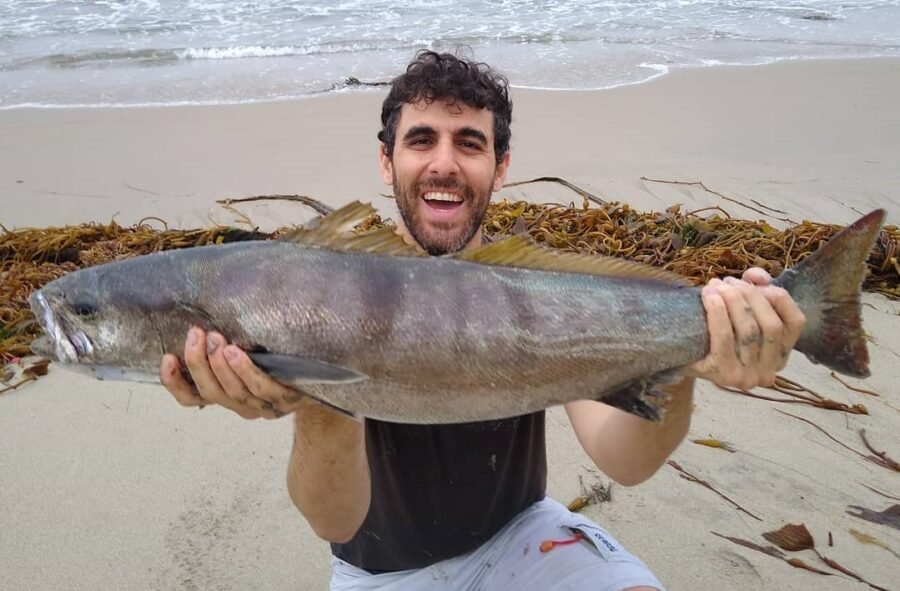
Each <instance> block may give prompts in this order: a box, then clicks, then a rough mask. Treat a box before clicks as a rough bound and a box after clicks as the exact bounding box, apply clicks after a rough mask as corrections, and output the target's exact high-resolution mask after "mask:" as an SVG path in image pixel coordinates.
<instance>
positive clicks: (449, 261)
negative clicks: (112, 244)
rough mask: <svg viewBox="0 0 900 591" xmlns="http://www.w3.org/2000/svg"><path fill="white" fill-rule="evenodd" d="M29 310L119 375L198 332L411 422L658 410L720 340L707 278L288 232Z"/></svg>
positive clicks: (325, 393)
mask: <svg viewBox="0 0 900 591" xmlns="http://www.w3.org/2000/svg"><path fill="white" fill-rule="evenodd" d="M869 247H871V245H870V246H869ZM857 266H858V264H857ZM800 283H801V284H802V285H805V282H802V281H801V282H800ZM855 289H856V291H857V292H858V289H859V285H858V284H857V285H856V286H855ZM811 297H814V296H811ZM31 303H32V307H33V308H34V311H35V314H36V315H37V316H38V318H39V319H40V320H41V322H42V324H43V326H44V328H45V331H46V332H47V334H48V339H49V340H44V341H41V342H39V343H36V344H35V346H34V347H35V349H37V350H38V352H41V353H44V354H50V355H51V356H52V357H55V358H56V359H57V360H58V361H62V362H65V363H76V364H82V365H86V366H87V367H96V368H103V375H104V376H105V377H110V376H111V375H114V374H115V371H116V369H117V368H119V369H120V370H121V372H122V377H123V378H132V377H133V376H134V374H135V373H136V372H137V373H141V372H143V373H145V374H147V375H151V376H153V375H156V373H157V371H158V367H159V363H160V360H161V358H162V355H163V354H164V353H174V354H176V355H179V356H180V355H181V353H182V351H183V347H184V338H185V335H186V333H187V331H188V329H189V328H190V327H191V326H200V327H202V328H204V329H206V330H216V331H219V332H221V333H222V334H223V335H225V337H226V338H227V339H228V340H229V341H231V342H233V343H235V344H236V345H238V346H240V347H241V348H243V349H244V350H246V351H248V352H250V353H251V355H252V356H253V358H254V360H255V361H258V363H259V364H260V365H261V366H262V367H263V368H264V369H266V370H267V371H269V372H270V373H271V374H272V375H273V376H274V377H276V378H277V379H279V380H281V381H283V382H284V383H287V384H289V385H292V386H294V387H296V388H298V389H299V390H301V391H303V392H305V393H307V394H309V395H312V396H314V397H316V398H318V399H320V400H322V401H324V402H326V403H328V404H330V405H333V406H335V407H337V408H340V409H342V410H345V411H347V412H350V413H353V414H357V415H363V416H367V417H372V418H376V419H381V420H389V421H397V422H409V423H451V422H464V421H478V420H489V419H497V418H502V417H509V416H515V415H521V414H524V413H528V412H532V411H536V410H540V409H544V408H547V407H550V406H554V405H558V404H562V403H565V402H568V401H572V400H578V399H596V400H606V401H608V402H610V403H613V404H614V405H615V406H620V407H623V408H626V410H629V411H630V412H635V414H639V415H641V416H646V417H648V418H655V407H656V402H658V401H656V400H655V398H654V397H655V396H657V395H658V392H656V391H655V390H654V389H653V388H652V385H653V383H656V382H659V381H660V380H663V379H665V377H666V376H668V375H671V374H672V373H673V372H677V370H679V369H680V368H683V367H684V366H686V365H689V364H690V363H692V362H694V361H697V360H699V359H701V358H703V357H704V356H705V355H706V353H707V351H708V346H709V345H708V336H707V327H706V320H705V314H704V311H703V307H702V304H701V300H700V290H699V289H698V288H691V287H680V286H675V285H672V284H669V283H666V282H663V281H658V280H653V279H642V278H628V277H605V276H598V275H594V274H584V273H577V272H561V271H552V270H544V269H534V268H526V267H516V266H505V265H491V264H483V263H480V262H472V261H469V260H465V259H461V258H443V257H441V258H431V257H425V258H416V257H404V256H388V255H382V254H373V253H366V252H344V251H340V250H337V249H332V248H328V247H319V246H315V245H312V246H311V245H302V244H295V243H291V242H278V241H275V242H245V243H236V244H229V245H220V246H211V247H200V248H193V249H187V250H180V251H169V252H164V253H158V254H154V255H148V256H143V257H138V258H134V259H129V260H124V261H119V262H115V263H110V264H106V265H101V266H97V267H93V268H88V269H84V270H81V271H78V272H75V273H71V274H69V275H66V276H64V277H61V278H60V279H58V280H56V281H54V282H52V283H50V284H48V285H47V286H45V287H44V288H43V289H42V290H40V291H39V292H36V293H35V294H34V295H33V296H32V300H31ZM801 308H802V306H801ZM824 362H825V363H828V360H827V359H826V360H824Z"/></svg>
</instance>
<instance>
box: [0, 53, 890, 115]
mask: <svg viewBox="0 0 900 591" xmlns="http://www.w3.org/2000/svg"><path fill="white" fill-rule="evenodd" d="M880 60H900V55H888V54H881V55H865V56H815V57H805V56H797V55H794V56H783V57H773V58H765V59H763V60H762V61H760V62H754V63H726V62H721V61H719V60H709V61H712V62H715V63H704V64H656V63H641V64H638V66H637V67H640V68H647V69H649V70H655V72H654V73H652V74H649V75H648V76H647V77H646V78H644V79H642V80H636V81H632V82H612V83H610V84H607V85H601V86H592V87H588V88H554V87H552V86H541V85H531V84H512V83H511V84H510V90H511V91H514V92H515V91H537V92H562V93H568V92H572V93H594V92H603V91H607V90H616V89H618V88H627V87H631V86H640V85H642V84H647V83H649V82H653V81H654V80H657V79H660V78H664V77H666V76H670V75H673V74H677V73H679V72H685V71H692V70H704V69H707V68H713V69H715V68H764V67H767V66H772V65H777V64H783V63H803V62H846V61H863V62H865V61H880ZM501 73H502V72H501ZM352 79H355V77H353V76H347V77H346V78H344V82H340V83H338V82H335V83H333V84H332V88H326V89H322V90H318V91H313V92H311V93H309V94H302V95H297V96H286V97H272V98H262V99H245V100H233V101H228V100H197V101H175V102H170V103H153V102H149V103H96V104H95V103H75V104H57V103H48V104H44V103H20V104H15V105H5V106H4V105H0V112H3V111H19V110H35V111H41V110H66V109H85V110H94V109H97V110H104V109H179V108H185V107H237V106H248V105H267V104H278V103H291V102H300V101H306V100H314V99H319V98H327V97H332V96H340V95H344V94H350V95H352V94H357V93H360V94H362V93H372V92H374V93H379V92H381V90H380V88H383V87H386V86H387V85H388V84H390V81H387V80H358V84H354V83H351V82H350V80H352Z"/></svg>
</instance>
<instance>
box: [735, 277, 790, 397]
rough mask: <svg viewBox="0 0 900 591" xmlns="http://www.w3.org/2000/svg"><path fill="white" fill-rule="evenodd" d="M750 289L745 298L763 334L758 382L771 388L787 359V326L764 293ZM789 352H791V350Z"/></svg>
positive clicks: (745, 293) (758, 289)
mask: <svg viewBox="0 0 900 591" xmlns="http://www.w3.org/2000/svg"><path fill="white" fill-rule="evenodd" d="M749 287H750V288H749V289H748V290H744V297H745V298H746V300H747V303H748V304H749V305H750V307H751V308H752V309H753V315H754V317H755V318H756V323H757V324H758V325H759V329H760V332H761V338H760V351H759V365H758V367H757V371H756V375H757V380H758V382H759V385H763V386H771V385H772V384H774V383H775V374H776V373H777V372H778V370H780V369H781V368H783V367H784V365H785V362H786V359H787V355H786V353H785V352H784V349H785V347H784V338H785V326H784V323H783V322H782V321H781V317H780V316H779V315H778V313H777V312H776V311H775V309H774V308H773V307H772V304H771V303H769V300H768V298H766V296H765V295H764V294H763V291H762V290H761V289H760V288H758V287H755V286H749ZM787 350H788V351H790V348H788V349H787Z"/></svg>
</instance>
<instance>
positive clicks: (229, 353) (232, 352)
mask: <svg viewBox="0 0 900 591" xmlns="http://www.w3.org/2000/svg"><path fill="white" fill-rule="evenodd" d="M225 357H226V358H227V359H228V361H237V358H238V352H237V348H236V347H225Z"/></svg>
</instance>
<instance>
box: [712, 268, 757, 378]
mask: <svg viewBox="0 0 900 591" xmlns="http://www.w3.org/2000/svg"><path fill="white" fill-rule="evenodd" d="M751 289H753V286H751V285H750V284H749V283H746V282H743V281H740V280H738V279H735V278H733V277H727V278H726V279H725V285H724V286H723V287H722V288H720V290H719V291H720V293H721V294H722V299H724V300H725V307H726V308H727V309H728V318H729V319H730V320H731V326H732V329H733V330H734V340H735V345H736V347H735V352H736V353H737V357H738V360H739V361H740V363H741V365H743V366H744V367H745V368H747V369H748V370H750V371H751V372H752V371H753V369H755V367H756V366H757V364H758V363H759V355H760V349H761V338H762V331H761V330H760V328H759V324H758V323H757V321H756V316H755V315H754V313H753V308H751V307H750V304H749V303H748V302H747V298H746V295H745V293H746V292H748V291H749V290H751ZM753 377H755V376H748V378H747V380H746V382H747V384H746V386H747V387H752V386H750V385H749V382H751V381H754V380H753V379H751V378H753Z"/></svg>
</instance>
